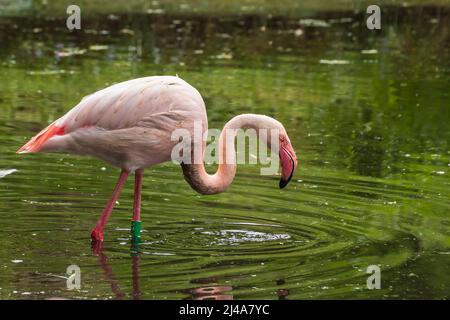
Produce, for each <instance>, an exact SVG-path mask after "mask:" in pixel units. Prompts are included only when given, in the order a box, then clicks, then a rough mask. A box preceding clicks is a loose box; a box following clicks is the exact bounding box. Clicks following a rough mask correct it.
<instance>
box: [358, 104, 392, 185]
mask: <svg viewBox="0 0 450 320" xmlns="http://www.w3.org/2000/svg"><path fill="white" fill-rule="evenodd" d="M371 114H372V111H371V109H369V108H367V107H363V111H362V118H363V119H362V122H363V126H364V127H363V128H355V135H356V137H353V139H354V142H353V146H352V150H351V158H350V163H351V165H350V167H351V169H353V170H355V171H356V172H357V173H359V174H362V175H369V176H375V177H381V176H382V175H383V174H382V171H383V167H384V166H383V158H384V146H383V141H382V140H383V137H382V136H381V135H380V132H379V131H380V130H377V129H375V128H373V125H374V123H373V122H371V121H372V116H371Z"/></svg>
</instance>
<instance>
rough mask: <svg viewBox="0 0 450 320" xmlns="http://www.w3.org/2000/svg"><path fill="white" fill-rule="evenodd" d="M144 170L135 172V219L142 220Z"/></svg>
mask: <svg viewBox="0 0 450 320" xmlns="http://www.w3.org/2000/svg"><path fill="white" fill-rule="evenodd" d="M142 171H143V170H142V169H138V170H136V173H135V180H134V206H133V221H141V190H142Z"/></svg>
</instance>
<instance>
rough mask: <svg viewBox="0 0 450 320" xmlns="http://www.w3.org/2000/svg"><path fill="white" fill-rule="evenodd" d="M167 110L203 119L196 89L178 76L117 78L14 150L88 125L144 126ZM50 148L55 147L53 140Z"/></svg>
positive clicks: (27, 148)
mask: <svg viewBox="0 0 450 320" xmlns="http://www.w3.org/2000/svg"><path fill="white" fill-rule="evenodd" d="M171 113H176V114H177V115H181V114H183V113H185V115H186V116H189V117H191V118H196V117H197V118H198V119H201V120H204V121H205V122H206V110H205V106H204V102H203V99H202V97H201V95H200V93H199V92H198V91H197V90H196V89H195V88H194V87H192V86H190V85H189V84H188V83H187V82H185V81H184V80H182V79H180V78H178V77H172V76H154V77H144V78H138V79H133V80H129V81H125V82H121V83H118V84H115V85H112V86H110V87H107V88H105V89H102V90H100V91H97V92H95V93H93V94H91V95H89V96H87V97H85V98H83V99H82V100H81V101H80V103H78V104H77V105H76V106H75V107H74V108H72V109H71V110H70V111H69V112H68V113H66V114H65V115H64V116H63V117H61V118H59V119H58V120H56V121H55V122H53V123H52V124H51V125H49V126H48V127H47V128H45V129H44V130H42V131H41V132H39V133H38V134H37V135H36V136H35V137H33V138H32V139H31V140H30V141H29V142H28V143H27V144H25V145H24V146H23V147H22V148H20V149H19V150H18V153H23V152H38V151H41V150H42V149H48V148H44V147H45V146H44V145H45V144H46V143H47V142H48V140H50V139H51V138H54V137H56V136H64V135H68V134H71V133H74V132H77V131H79V130H84V129H88V128H96V129H100V130H102V131H105V130H106V131H112V130H121V129H126V128H133V127H135V126H146V127H148V125H146V124H145V123H146V122H149V119H151V118H152V116H155V117H154V119H161V120H165V119H167V118H173V117H171V116H170V114H171ZM168 114H169V115H168ZM156 115H159V116H158V117H156ZM161 115H164V116H161ZM178 118H180V117H178ZM150 122H155V121H150ZM52 149H53V150H56V149H57V148H55V144H53V147H52Z"/></svg>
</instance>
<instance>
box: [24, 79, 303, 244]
mask: <svg viewBox="0 0 450 320" xmlns="http://www.w3.org/2000/svg"><path fill="white" fill-rule="evenodd" d="M196 121H197V122H200V123H201V124H202V130H203V132H206V131H207V130H208V120H207V115H206V109H205V104H204V102H203V99H202V97H201V95H200V93H199V92H198V91H197V90H196V89H195V88H194V87H192V86H191V85H189V84H188V83H187V82H185V81H184V80H182V79H180V78H178V77H172V76H154V77H144V78H138V79H133V80H129V81H125V82H121V83H118V84H115V85H112V86H110V87H107V88H105V89H103V90H100V91H97V92H95V93H93V94H91V95H89V96H87V97H85V98H83V99H82V100H81V102H80V103H79V104H78V105H76V106H75V107H74V108H73V109H71V110H70V111H69V112H68V113H66V114H65V115H64V116H63V117H61V118H59V119H58V120H56V121H54V122H53V123H52V124H50V125H49V126H48V127H47V128H45V129H44V130H42V131H41V132H39V133H38V134H37V135H36V136H34V137H33V138H32V139H31V140H30V141H28V142H27V143H26V144H25V145H24V146H23V147H21V148H20V149H19V150H18V151H17V153H30V152H68V153H73V154H81V155H89V156H93V157H97V158H100V159H102V160H104V161H106V162H108V163H109V164H111V165H113V166H116V167H119V168H120V169H121V173H120V176H119V179H118V181H117V184H116V186H115V188H114V191H113V194H112V196H111V199H110V200H109V201H108V203H107V205H106V207H105V209H104V211H103V213H102V215H101V216H100V219H99V220H98V222H97V224H96V226H95V228H94V229H93V230H92V233H91V238H92V240H93V241H103V232H104V230H105V226H106V222H107V220H108V218H109V216H110V214H111V211H112V209H113V207H114V204H115V203H116V201H117V199H118V197H119V195H120V191H121V189H122V187H123V185H124V183H125V182H126V180H127V178H128V176H129V174H130V173H131V172H133V171H134V172H135V190H134V206H133V218H132V226H134V228H135V229H136V230H134V231H133V232H134V235H136V236H139V234H140V221H141V218H140V212H141V186H142V175H143V170H144V168H147V167H150V166H152V165H155V164H158V163H162V162H165V161H170V160H171V153H172V149H173V148H174V146H175V145H176V144H177V143H178V142H177V141H172V140H171V134H172V132H173V131H174V130H175V129H179V128H184V129H187V130H189V132H193V131H194V123H195V122H196ZM239 128H254V129H256V130H259V129H267V130H270V129H276V130H279V157H280V166H281V180H280V188H283V187H285V186H286V185H287V183H288V182H289V180H290V179H291V177H292V175H293V173H294V171H295V170H296V168H297V157H296V155H295V151H294V149H293V148H292V145H291V142H290V140H289V137H288V135H287V133H286V130H285V129H284V127H283V125H282V124H281V123H280V122H278V121H277V120H275V119H273V118H270V117H267V116H264V115H257V114H242V115H239V116H236V117H234V118H232V119H231V120H230V121H228V122H227V123H226V125H225V127H224V130H223V131H222V133H221V135H220V138H219V159H226V161H222V162H220V161H219V166H218V170H217V172H216V173H215V174H212V175H210V174H208V173H207V172H206V170H205V167H204V165H203V161H201V163H193V164H185V163H182V164H181V166H182V170H183V174H184V177H185V179H186V180H187V182H188V183H189V184H190V185H191V187H192V188H193V189H194V190H196V191H197V192H199V193H201V194H216V193H220V192H223V191H224V190H225V189H226V188H227V187H228V186H229V185H230V184H231V182H232V181H233V179H234V176H235V173H236V162H235V149H234V143H232V144H231V149H230V150H228V156H229V157H226V155H227V149H229V148H230V147H229V145H227V143H226V136H227V135H226V134H224V132H225V131H226V130H225V129H239ZM232 138H233V141H234V136H233V137H232ZM268 145H269V146H270V143H268ZM205 146H206V143H205V142H201V143H200V145H199V147H200V148H201V150H202V153H201V154H202V155H203V150H204V149H205ZM194 147H195V146H194ZM229 159H231V161H229ZM132 229H133V228H132Z"/></svg>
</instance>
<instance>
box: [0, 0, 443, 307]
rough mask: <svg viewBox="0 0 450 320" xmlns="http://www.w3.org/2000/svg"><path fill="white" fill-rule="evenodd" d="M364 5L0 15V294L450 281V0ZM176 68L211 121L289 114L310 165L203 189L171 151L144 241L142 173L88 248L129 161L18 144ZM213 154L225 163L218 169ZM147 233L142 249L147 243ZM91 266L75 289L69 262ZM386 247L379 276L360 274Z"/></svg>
mask: <svg viewBox="0 0 450 320" xmlns="http://www.w3.org/2000/svg"><path fill="white" fill-rule="evenodd" d="M383 17H384V20H383V27H382V30H381V31H368V30H367V29H366V27H365V21H364V12H362V11H352V10H348V11H347V10H340V11H327V10H321V11H320V12H319V11H318V12H315V11H309V12H306V13H305V14H304V17H283V16H270V15H264V14H252V15H250V14H227V15H223V16H220V15H218V16H211V15H206V14H195V15H189V14H172V13H164V12H163V13H158V14H151V13H149V14H145V13H128V14H114V15H107V14H102V15H96V16H94V17H88V18H86V19H84V20H83V28H82V30H80V31H75V32H69V31H67V30H66V29H65V20H64V17H60V18H58V17H56V18H55V17H46V16H45V15H44V14H42V13H41V14H38V15H34V14H32V13H31V14H30V13H25V14H23V15H21V16H18V17H14V16H10V17H2V19H1V20H0V44H1V45H0V79H1V81H0V138H1V141H2V143H1V145H0V215H1V216H0V268H1V273H0V297H1V298H3V299H11V298H15V299H17V298H19V299H22V298H23V299H29V298H33V299H45V298H55V297H64V298H75V299H84V298H98V299H115V298H119V299H122V298H123V299H205V298H208V299H221V298H222V299H255V298H264V299H310V298H321V299H329V298H346V299H356V298H363V299H378V298H393V299H404V298H408V299H422V298H435V299H446V298H448V297H449V287H450V271H449V270H450V269H449V265H450V217H449V210H450V201H449V195H450V185H449V178H448V176H449V173H450V172H449V169H450V151H449V141H450V130H449V123H450V115H449V96H448V94H449V84H450V83H449V70H450V69H449V67H450V66H449V61H450V59H449V58H450V55H449V45H448V44H449V43H450V41H449V40H450V39H449V33H448V25H449V23H450V21H449V9H448V7H433V6H430V7H407V8H403V7H389V8H385V9H384V11H383ZM160 74H169V75H175V74H178V75H179V76H180V77H182V78H184V79H185V80H187V81H188V82H190V83H191V84H192V85H194V86H195V87H196V88H198V90H199V91H200V92H201V93H202V95H203V97H204V100H205V102H206V105H207V110H208V117H209V120H210V124H209V126H210V128H222V127H223V124H224V123H225V122H226V121H227V120H229V119H230V118H231V117H233V116H234V115H237V114H239V113H246V112H252V113H262V114H266V115H270V116H273V117H275V118H277V119H279V120H280V121H281V122H282V123H283V124H284V125H285V127H286V129H287V131H288V132H289V135H290V137H291V140H292V143H293V145H294V148H295V149H296V150H297V152H298V157H299V170H298V173H297V174H296V175H295V176H294V178H293V181H292V182H291V184H290V185H289V186H288V187H287V188H286V189H283V190H279V189H278V182H277V181H278V178H277V177H267V176H264V177H262V176H260V175H259V169H260V168H259V167H258V166H255V165H244V166H241V167H239V168H238V174H237V177H236V179H235V181H234V183H233V184H232V186H231V187H230V188H229V190H228V191H227V192H226V193H224V194H220V195H216V196H201V195H198V194H196V193H195V192H194V191H193V190H191V189H190V188H189V186H188V185H187V183H186V182H185V181H184V180H183V178H182V173H181V170H180V168H179V167H177V166H176V165H174V164H171V163H167V164H162V165H159V166H156V167H153V168H151V169H148V170H146V172H145V178H144V190H143V199H142V205H143V209H142V220H143V233H142V243H141V244H140V246H139V248H133V247H132V246H131V242H130V236H129V233H130V231H129V226H130V220H131V210H132V191H133V190H132V188H133V187H132V186H133V184H132V183H131V181H130V183H129V184H128V185H127V186H126V188H125V189H124V191H123V193H122V196H121V198H120V201H119V204H118V205H117V207H116V208H115V210H114V211H113V214H112V217H111V219H110V222H109V224H108V226H107V229H106V232H105V242H104V246H103V249H102V250H95V251H92V250H91V247H90V238H89V235H90V230H91V228H92V227H93V226H94V224H95V222H96V220H97V218H98V216H99V215H100V213H101V211H102V209H103V207H104V205H105V203H106V201H107V199H108V197H109V195H110V192H111V191H112V188H113V186H114V183H115V180H116V179H117V176H118V170H117V169H115V168H112V167H109V166H108V165H106V164H104V163H102V162H100V161H98V160H94V159H89V158H82V157H76V156H69V155H65V154H50V155H49V154H34V155H24V156H19V155H16V154H15V151H16V150H17V149H18V148H19V147H20V146H21V145H23V143H24V142H25V141H26V140H27V139H28V138H30V137H31V136H33V135H34V134H35V133H36V132H38V131H39V130H40V129H41V128H42V127H44V126H46V125H47V124H48V123H50V122H51V121H53V120H55V119H56V118H58V117H59V116H61V115H62V114H64V113H65V112H66V111H67V110H69V109H70V108H71V107H73V106H74V105H75V104H76V103H77V102H78V101H79V100H80V99H81V98H82V97H83V96H85V95H87V94H89V93H92V92H93V91H96V90H98V89H101V88H103V87H105V86H107V85H110V84H113V83H115V82H120V81H123V80H127V79H131V78H135V77H141V76H148V75H160ZM210 169H211V170H214V167H211V168H210ZM136 251H138V253H136ZM71 264H76V265H78V266H79V267H80V268H81V272H82V280H81V281H82V287H81V289H80V290H75V291H69V290H67V289H66V280H65V278H64V277H65V276H66V274H65V272H66V268H67V266H69V265H71ZM374 264H375V265H379V266H380V268H381V272H382V287H381V289H380V290H368V289H367V287H366V279H367V276H368V275H367V274H366V268H367V267H368V266H369V265H374Z"/></svg>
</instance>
